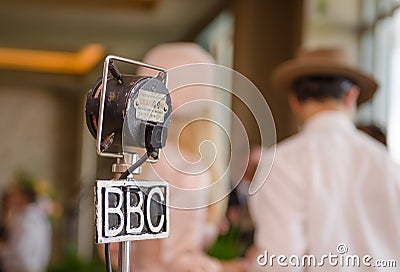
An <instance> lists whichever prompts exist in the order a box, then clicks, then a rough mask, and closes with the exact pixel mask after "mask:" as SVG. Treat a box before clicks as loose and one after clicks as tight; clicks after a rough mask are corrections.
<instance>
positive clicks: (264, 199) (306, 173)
mask: <svg viewBox="0 0 400 272" xmlns="http://www.w3.org/2000/svg"><path fill="white" fill-rule="evenodd" d="M345 61H346V58H345V56H344V54H343V51H341V50H338V49H319V50H302V51H300V53H299V54H298V56H297V57H296V58H295V59H293V60H290V61H288V62H285V63H283V64H281V65H280V66H279V67H277V68H276V70H275V71H273V74H272V85H273V87H274V88H275V89H276V90H278V91H281V92H282V93H284V92H286V93H285V95H286V94H288V96H289V103H290V106H291V108H292V110H293V113H294V114H295V116H296V118H297V119H298V121H299V123H300V125H301V126H302V130H301V132H299V133H298V134H297V135H295V136H292V137H290V138H289V139H287V140H285V141H283V142H281V143H280V144H278V146H277V149H276V154H275V161H274V164H273V166H272V169H271V172H270V175H269V176H268V179H267V180H266V182H265V184H264V185H263V186H262V187H261V188H260V190H259V191H258V192H257V193H256V194H255V195H253V196H251V197H250V210H251V214H252V219H253V221H254V224H255V228H256V232H255V239H254V240H255V246H254V248H253V250H252V252H253V254H250V255H252V256H250V257H249V258H251V261H252V268H253V270H254V271H396V268H382V267H375V268H374V266H375V265H376V266H379V265H380V263H379V260H396V261H397V266H399V265H400V242H399V237H400V185H399V184H400V169H399V168H398V166H397V165H395V163H394V162H393V161H392V160H391V159H390V157H389V154H388V153H387V151H386V149H385V147H384V146H383V145H382V144H380V143H378V142H377V141H375V140H373V139H372V138H370V137H369V136H367V135H366V134H364V133H362V132H359V131H358V130H357V129H356V128H355V126H354V125H353V123H352V121H351V119H352V117H353V115H354V113H355V111H356V108H357V104H360V103H363V102H366V101H367V100H369V99H370V98H371V97H372V96H373V94H374V92H375V90H376V89H377V84H376V82H375V81H374V79H372V78H371V77H370V76H368V75H366V74H364V73H362V72H361V71H359V70H357V69H355V68H353V67H351V66H349V65H347V64H346V63H345ZM271 152H272V151H267V152H264V154H263V155H264V156H271V155H273V154H271ZM260 167H263V166H262V165H260ZM265 167H267V166H265ZM261 172H262V171H261ZM255 179H266V177H261V176H256V177H255ZM255 252H256V253H255ZM385 269H386V270H385Z"/></svg>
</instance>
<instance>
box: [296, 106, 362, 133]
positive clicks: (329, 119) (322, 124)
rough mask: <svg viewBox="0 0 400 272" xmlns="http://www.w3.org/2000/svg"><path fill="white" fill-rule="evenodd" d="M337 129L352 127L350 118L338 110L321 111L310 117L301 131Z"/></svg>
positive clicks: (349, 128)
mask: <svg viewBox="0 0 400 272" xmlns="http://www.w3.org/2000/svg"><path fill="white" fill-rule="evenodd" d="M337 129H346V130H351V129H354V124H353V123H352V121H351V120H350V118H349V117H348V116H347V115H346V114H345V113H343V112H340V111H322V112H320V113H317V114H315V115H314V116H312V117H310V119H309V120H307V121H306V123H305V124H304V126H303V129H302V130H303V131H305V132H308V131H312V132H314V131H325V130H337Z"/></svg>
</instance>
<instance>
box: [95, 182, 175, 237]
mask: <svg viewBox="0 0 400 272" xmlns="http://www.w3.org/2000/svg"><path fill="white" fill-rule="evenodd" d="M95 201H96V242H97V243H109V242H121V241H133V240H144V239H156V238H166V237H168V232H169V218H168V214H169V211H168V183H166V182H160V181H126V180H118V181H114V180H99V181H97V182H96V197H95Z"/></svg>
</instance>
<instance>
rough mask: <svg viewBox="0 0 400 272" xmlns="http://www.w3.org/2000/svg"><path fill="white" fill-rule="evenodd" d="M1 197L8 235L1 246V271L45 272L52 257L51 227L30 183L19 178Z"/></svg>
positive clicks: (27, 179) (24, 178)
mask: <svg viewBox="0 0 400 272" xmlns="http://www.w3.org/2000/svg"><path fill="white" fill-rule="evenodd" d="M3 197H4V199H3V207H2V208H3V214H2V216H3V218H2V219H3V223H4V224H5V229H6V234H7V235H6V237H4V240H3V241H2V242H1V243H0V258H1V265H2V268H3V270H4V271H7V272H43V271H46V269H47V265H48V263H49V260H50V255H51V224H50V221H49V219H48V216H47V214H46V212H45V211H44V210H43V209H42V208H41V207H40V206H39V204H38V202H37V194H36V192H35V190H34V184H33V181H32V180H31V179H30V178H29V177H25V176H24V175H20V176H18V178H17V181H16V182H15V183H13V184H12V185H11V187H10V189H9V190H8V191H7V193H6V194H4V196H3Z"/></svg>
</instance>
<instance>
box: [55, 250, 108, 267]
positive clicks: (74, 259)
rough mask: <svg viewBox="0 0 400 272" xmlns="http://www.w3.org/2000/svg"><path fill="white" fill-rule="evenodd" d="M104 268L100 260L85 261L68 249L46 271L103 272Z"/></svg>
mask: <svg viewBox="0 0 400 272" xmlns="http://www.w3.org/2000/svg"><path fill="white" fill-rule="evenodd" d="M105 269H106V268H105V264H104V263H102V262H101V261H99V260H94V261H86V260H83V259H82V258H80V257H79V256H78V254H77V253H75V252H73V251H70V252H69V253H67V254H66V255H65V257H64V258H63V259H62V260H60V261H59V262H57V263H56V264H54V265H52V266H51V267H50V268H49V269H48V270H47V272H71V271H74V272H87V271H90V272H104V271H105Z"/></svg>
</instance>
